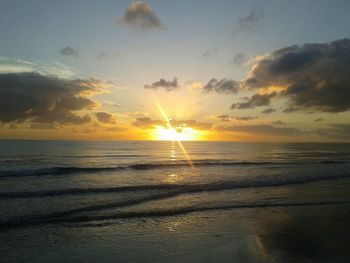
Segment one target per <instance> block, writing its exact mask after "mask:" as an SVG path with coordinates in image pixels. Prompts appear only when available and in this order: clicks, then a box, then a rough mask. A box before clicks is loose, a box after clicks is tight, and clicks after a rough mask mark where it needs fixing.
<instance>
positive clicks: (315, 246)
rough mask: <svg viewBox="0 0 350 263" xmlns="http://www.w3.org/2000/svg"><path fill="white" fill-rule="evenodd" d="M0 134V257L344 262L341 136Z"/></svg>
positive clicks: (345, 186)
mask: <svg viewBox="0 0 350 263" xmlns="http://www.w3.org/2000/svg"><path fill="white" fill-rule="evenodd" d="M183 145H184V148H185V149H186V152H187V157H186V154H184V152H183V150H182V149H181V147H179V145H178V144H177V143H176V142H138V141H133V142H119V141H116V142H111V141H109V142H71V141H64V142H53V141H0V262H350V252H349V251H350V250H349V244H350V238H349V236H350V225H349V223H348V222H350V221H349V219H350V209H349V207H350V206H349V204H350V193H349V187H350V144H294V143H288V144H280V143H232V142H183Z"/></svg>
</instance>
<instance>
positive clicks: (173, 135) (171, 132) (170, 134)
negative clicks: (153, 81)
mask: <svg viewBox="0 0 350 263" xmlns="http://www.w3.org/2000/svg"><path fill="white" fill-rule="evenodd" d="M153 100H154V102H155V104H156V105H157V108H158V110H159V112H160V114H161V115H162V117H163V119H164V120H165V122H166V124H167V126H168V128H167V129H165V128H162V127H160V126H158V127H159V128H162V130H161V132H160V134H163V136H164V138H167V140H170V141H176V142H177V143H178V144H179V146H180V148H181V150H182V152H183V153H184V155H185V157H186V160H187V162H188V164H189V165H190V166H191V167H192V168H194V165H193V163H192V161H191V158H190V156H189V155H188V153H187V151H186V149H185V147H184V146H183V144H182V142H181V140H180V135H179V133H178V132H177V131H176V129H175V128H174V127H172V125H171V123H170V121H169V118H168V116H167V115H166V114H165V111H164V110H163V108H162V107H161V106H160V104H159V103H158V102H157V101H156V99H155V98H154V97H153Z"/></svg>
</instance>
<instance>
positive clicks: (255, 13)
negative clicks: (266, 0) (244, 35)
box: [233, 4, 265, 35]
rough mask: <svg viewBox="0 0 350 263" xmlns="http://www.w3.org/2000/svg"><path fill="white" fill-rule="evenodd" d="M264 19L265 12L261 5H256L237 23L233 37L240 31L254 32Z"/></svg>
mask: <svg viewBox="0 0 350 263" xmlns="http://www.w3.org/2000/svg"><path fill="white" fill-rule="evenodd" d="M264 18H265V11H264V7H263V5H262V4H256V5H255V6H254V7H253V8H252V9H251V10H250V12H249V14H248V15H246V16H244V17H240V18H239V19H238V22H237V27H236V29H235V31H234V32H233V35H237V34H238V33H240V32H242V31H256V30H258V29H260V28H261V27H262V22H263V20H264Z"/></svg>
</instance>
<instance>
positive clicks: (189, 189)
mask: <svg viewBox="0 0 350 263" xmlns="http://www.w3.org/2000/svg"><path fill="white" fill-rule="evenodd" d="M349 177H350V174H341V175H333V176H322V177H302V176H298V177H294V178H292V177H289V178H288V177H287V178H286V177H282V178H281V177H280V178H273V179H272V178H269V179H270V180H268V179H267V178H266V177H265V178H264V177H262V178H259V179H260V180H259V179H257V178H254V179H248V178H244V180H241V181H216V182H212V183H206V184H153V185H130V186H118V187H106V188H103V187H98V188H70V189H57V190H42V191H27V192H3V193H0V199H16V198H42V197H54V196H65V195H89V194H104V193H122V192H139V191H156V190H181V191H184V192H186V193H193V192H204V191H220V190H234V189H243V188H259V187H274V186H287V185H294V184H303V183H309V182H317V181H327V180H338V179H344V178H349Z"/></svg>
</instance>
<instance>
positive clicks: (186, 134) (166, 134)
mask: <svg viewBox="0 0 350 263" xmlns="http://www.w3.org/2000/svg"><path fill="white" fill-rule="evenodd" d="M198 138H199V136H198V131H196V130H194V129H192V128H189V127H185V128H181V130H180V131H176V129H175V128H172V127H171V128H165V127H162V126H156V128H155V139H156V140H160V141H193V140H197V139H198Z"/></svg>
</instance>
